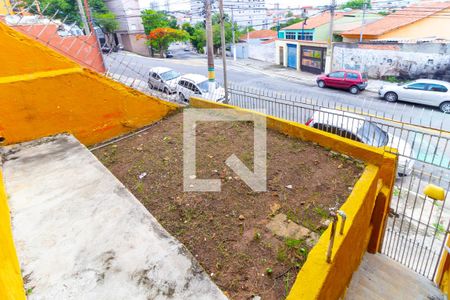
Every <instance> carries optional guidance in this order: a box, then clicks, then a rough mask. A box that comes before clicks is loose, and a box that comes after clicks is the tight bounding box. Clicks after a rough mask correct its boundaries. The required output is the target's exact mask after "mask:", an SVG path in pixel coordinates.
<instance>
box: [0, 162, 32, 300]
mask: <svg viewBox="0 0 450 300" xmlns="http://www.w3.org/2000/svg"><path fill="white" fill-rule="evenodd" d="M0 298H1V299H4V300H20V299H26V297H25V291H24V287H23V280H22V275H21V272H20V265H19V260H18V258H17V254H16V248H15V246H14V240H13V237H12V232H11V216H10V214H9V206H8V197H7V195H6V192H5V187H4V185H3V177H2V171H1V169H0Z"/></svg>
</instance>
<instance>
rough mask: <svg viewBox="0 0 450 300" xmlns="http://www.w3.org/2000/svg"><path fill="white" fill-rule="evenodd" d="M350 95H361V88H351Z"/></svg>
mask: <svg viewBox="0 0 450 300" xmlns="http://www.w3.org/2000/svg"><path fill="white" fill-rule="evenodd" d="M350 93H352V94H353V95H356V94H358V93H359V88H358V87H357V86H356V85H354V86H352V87H351V88H350Z"/></svg>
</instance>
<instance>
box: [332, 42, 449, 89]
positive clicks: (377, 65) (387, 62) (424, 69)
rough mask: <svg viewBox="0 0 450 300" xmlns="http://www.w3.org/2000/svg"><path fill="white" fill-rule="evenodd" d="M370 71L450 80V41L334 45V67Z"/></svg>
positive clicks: (376, 74)
mask: <svg viewBox="0 0 450 300" xmlns="http://www.w3.org/2000/svg"><path fill="white" fill-rule="evenodd" d="M342 68H344V69H352V70H359V71H364V72H368V74H369V77H370V78H375V79H380V78H385V77H388V76H395V77H398V78H401V79H417V78H434V79H440V80H446V81H450V44H437V43H417V44H354V43H336V44H335V45H334V54H333V69H342Z"/></svg>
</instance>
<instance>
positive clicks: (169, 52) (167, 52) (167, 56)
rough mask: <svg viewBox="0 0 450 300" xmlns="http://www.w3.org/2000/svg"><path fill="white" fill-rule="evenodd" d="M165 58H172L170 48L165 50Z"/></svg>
mask: <svg viewBox="0 0 450 300" xmlns="http://www.w3.org/2000/svg"><path fill="white" fill-rule="evenodd" d="M164 55H165V57H166V58H172V57H173V53H172V51H170V50H167V51H166V53H164Z"/></svg>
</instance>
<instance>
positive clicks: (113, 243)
mask: <svg viewBox="0 0 450 300" xmlns="http://www.w3.org/2000/svg"><path fill="white" fill-rule="evenodd" d="M3 152H4V153H3V161H4V164H3V171H4V181H5V184H6V190H7V193H8V196H9V205H10V209H11V214H12V223H13V234H14V239H15V244H16V249H17V252H18V256H19V261H20V264H21V269H22V275H23V276H24V277H25V278H26V280H25V281H26V282H25V289H26V290H28V293H29V299H226V297H225V296H224V295H223V293H222V292H221V291H220V289H219V288H218V287H217V286H216V285H215V284H214V283H213V282H212V281H211V280H210V278H209V277H208V275H207V274H205V272H204V271H203V269H202V268H201V267H200V266H199V264H198V263H197V262H196V260H195V259H194V258H193V257H192V256H191V254H190V253H189V252H188V251H187V249H186V248H185V247H184V246H183V245H182V244H180V243H179V242H178V241H177V240H175V239H174V238H173V237H172V236H170V235H169V234H168V233H167V232H166V231H165V230H164V229H163V228H162V227H161V225H160V224H159V223H158V222H157V221H156V219H155V218H154V217H153V216H152V215H151V214H150V213H149V212H148V211H147V210H146V209H145V208H144V206H142V205H141V204H140V203H139V201H138V200H137V199H136V198H135V197H134V196H133V195H132V194H131V193H130V192H129V191H128V190H127V189H126V188H125V187H124V186H123V185H122V183H120V182H119V181H118V180H117V179H116V178H115V177H114V176H113V175H112V174H111V173H110V172H109V171H108V170H107V169H106V168H105V167H104V166H103V165H102V164H101V163H100V162H99V161H98V160H97V159H96V158H95V157H94V156H93V155H92V154H91V153H90V152H89V151H88V150H87V149H86V148H85V147H84V146H83V145H81V144H80V143H79V142H78V141H77V140H76V139H75V138H74V137H72V136H70V135H58V136H55V137H49V138H44V139H40V140H37V141H34V142H30V143H25V144H21V145H18V146H13V147H7V148H5V149H3Z"/></svg>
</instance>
